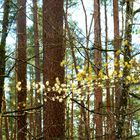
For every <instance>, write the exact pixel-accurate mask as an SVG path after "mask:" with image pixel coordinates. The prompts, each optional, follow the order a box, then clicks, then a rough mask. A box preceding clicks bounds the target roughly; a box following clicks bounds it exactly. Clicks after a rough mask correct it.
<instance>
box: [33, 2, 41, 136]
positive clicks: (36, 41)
mask: <svg viewBox="0 0 140 140" xmlns="http://www.w3.org/2000/svg"><path fill="white" fill-rule="evenodd" d="M37 11H38V8H37V0H33V16H34V45H35V82H36V84H38V89H36V91H35V93H36V106H39V105H40V104H41V93H40V91H39V88H40V86H39V83H40V63H39V58H40V56H39V36H38V14H37ZM38 91H39V92H38ZM36 129H37V135H39V134H40V133H41V110H38V111H37V112H36Z"/></svg>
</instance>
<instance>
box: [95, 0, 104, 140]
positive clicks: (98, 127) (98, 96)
mask: <svg viewBox="0 0 140 140" xmlns="http://www.w3.org/2000/svg"><path fill="white" fill-rule="evenodd" d="M94 46H95V48H97V49H95V50H94V64H95V69H94V71H95V74H96V75H97V77H98V75H99V71H100V70H101V61H102V60H101V25H100V0H94ZM94 95H95V107H94V108H95V112H96V113H97V114H95V116H94V121H95V131H96V134H95V137H96V140H102V139H103V137H102V136H103V130H102V129H103V128H102V115H100V113H102V88H101V87H99V86H98V84H95V86H94Z"/></svg>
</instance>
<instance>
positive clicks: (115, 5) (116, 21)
mask: <svg viewBox="0 0 140 140" xmlns="http://www.w3.org/2000/svg"><path fill="white" fill-rule="evenodd" d="M113 14H114V16H113V17H114V50H115V52H114V63H115V65H114V70H115V71H116V73H117V74H119V71H120V64H119V60H120V56H119V54H118V53H116V52H117V51H119V50H120V35H119V13H118V0H113ZM114 82H115V113H116V124H117V121H118V117H119V116H118V114H119V113H118V112H119V103H120V97H121V91H120V83H119V79H117V81H116V79H115V81H114Z"/></svg>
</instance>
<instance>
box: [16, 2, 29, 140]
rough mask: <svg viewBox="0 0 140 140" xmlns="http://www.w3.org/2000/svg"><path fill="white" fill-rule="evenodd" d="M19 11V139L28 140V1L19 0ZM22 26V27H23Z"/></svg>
mask: <svg viewBox="0 0 140 140" xmlns="http://www.w3.org/2000/svg"><path fill="white" fill-rule="evenodd" d="M17 5H18V7H19V11H18V14H17V37H18V47H17V63H16V71H17V86H18V87H19V88H17V96H18V110H19V112H18V115H20V117H18V120H17V125H18V126H17V127H18V133H17V139H18V140H26V131H27V124H26V114H25V112H23V111H22V109H24V108H25V107H26V67H27V63H26V0H18V1H17ZM21 25H22V26H21Z"/></svg>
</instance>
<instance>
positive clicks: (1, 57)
mask: <svg viewBox="0 0 140 140" xmlns="http://www.w3.org/2000/svg"><path fill="white" fill-rule="evenodd" d="M3 13H4V14H3V21H2V35H1V41H0V139H2V118H1V111H2V101H3V99H2V98H3V94H4V90H3V89H4V78H5V46H6V38H7V35H8V24H9V13H10V0H4V11H3Z"/></svg>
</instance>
